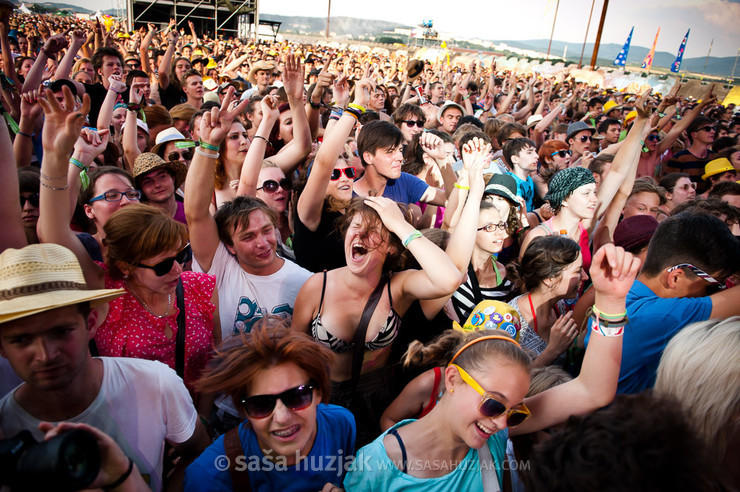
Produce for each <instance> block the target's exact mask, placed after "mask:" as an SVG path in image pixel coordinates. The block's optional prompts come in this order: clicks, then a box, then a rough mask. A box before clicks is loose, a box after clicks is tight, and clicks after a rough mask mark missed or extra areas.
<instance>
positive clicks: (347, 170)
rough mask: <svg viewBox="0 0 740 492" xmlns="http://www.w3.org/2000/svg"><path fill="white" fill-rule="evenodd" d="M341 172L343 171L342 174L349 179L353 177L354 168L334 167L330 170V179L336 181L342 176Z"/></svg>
mask: <svg viewBox="0 0 740 492" xmlns="http://www.w3.org/2000/svg"><path fill="white" fill-rule="evenodd" d="M342 173H344V175H345V176H347V177H348V178H349V179H352V178H354V177H355V174H356V169H355V168H354V167H345V168H344V169H334V170H333V171H332V172H331V180H332V181H337V180H338V179H339V178H341V177H342Z"/></svg>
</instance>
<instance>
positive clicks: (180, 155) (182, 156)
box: [167, 150, 193, 162]
mask: <svg viewBox="0 0 740 492" xmlns="http://www.w3.org/2000/svg"><path fill="white" fill-rule="evenodd" d="M192 158H193V151H192V150H183V151H182V152H170V153H169V154H167V160H168V161H170V162H175V161H180V160H183V161H189V160H190V159H192Z"/></svg>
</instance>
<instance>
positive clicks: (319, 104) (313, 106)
mask: <svg viewBox="0 0 740 492" xmlns="http://www.w3.org/2000/svg"><path fill="white" fill-rule="evenodd" d="M308 105H309V106H311V107H312V108H313V109H316V110H319V109H321V103H315V102H313V101H312V100H310V99H309V100H308Z"/></svg>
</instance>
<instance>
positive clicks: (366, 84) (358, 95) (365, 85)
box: [354, 79, 375, 108]
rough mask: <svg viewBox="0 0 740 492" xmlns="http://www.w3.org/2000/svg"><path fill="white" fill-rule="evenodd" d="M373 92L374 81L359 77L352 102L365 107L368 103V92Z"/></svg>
mask: <svg viewBox="0 0 740 492" xmlns="http://www.w3.org/2000/svg"><path fill="white" fill-rule="evenodd" d="M372 92H375V82H373V81H372V80H370V79H361V80H360V81H359V82H357V84H355V100H354V103H355V104H358V105H360V106H362V107H363V108H366V107H367V105H368V104H369V103H370V93H372Z"/></svg>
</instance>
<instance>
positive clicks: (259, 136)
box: [252, 135, 270, 144]
mask: <svg viewBox="0 0 740 492" xmlns="http://www.w3.org/2000/svg"><path fill="white" fill-rule="evenodd" d="M255 138H261V139H262V140H264V141H265V142H267V143H268V144H269V143H270V141H269V140H268V139H266V138H265V137H263V136H262V135H255V136H254V137H252V140H254V139H255Z"/></svg>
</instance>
